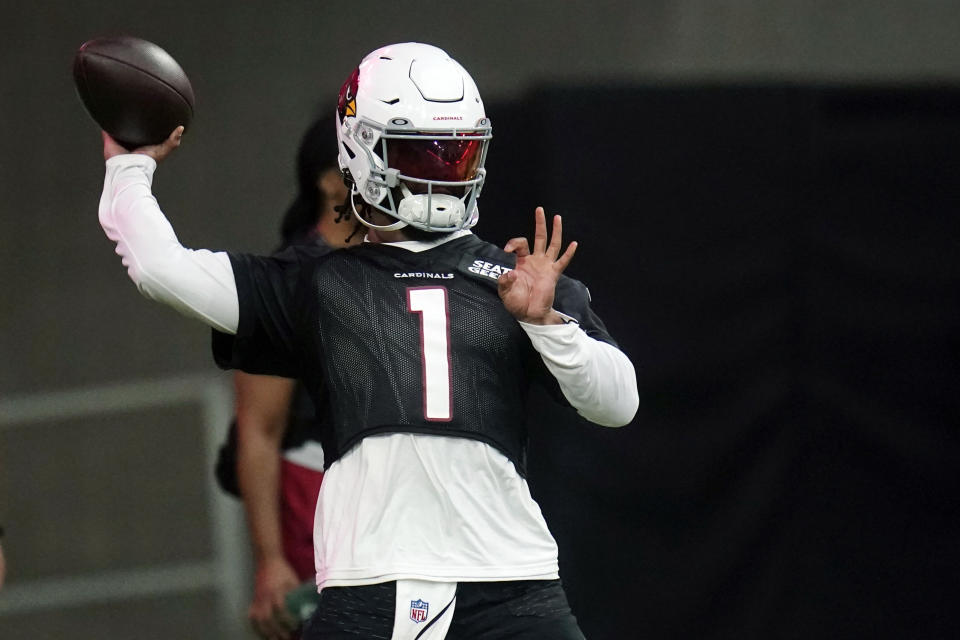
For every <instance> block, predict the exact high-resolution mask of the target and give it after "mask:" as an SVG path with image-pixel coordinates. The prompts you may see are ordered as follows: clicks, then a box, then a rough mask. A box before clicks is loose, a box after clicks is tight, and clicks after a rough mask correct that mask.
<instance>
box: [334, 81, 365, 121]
mask: <svg viewBox="0 0 960 640" xmlns="http://www.w3.org/2000/svg"><path fill="white" fill-rule="evenodd" d="M359 78H360V68H359V67H358V68H356V69H354V70H353V73H351V74H350V77H349V78H347V81H346V82H344V83H343V86H342V87H340V96H339V98H337V111H338V113H339V114H340V122H343V119H344V118H347V117H354V116H356V115H357V83H358V79H359Z"/></svg>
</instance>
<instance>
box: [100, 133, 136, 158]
mask: <svg viewBox="0 0 960 640" xmlns="http://www.w3.org/2000/svg"><path fill="white" fill-rule="evenodd" d="M100 137H101V138H103V159H104V160H109V159H110V158H112V157H113V156H118V155H122V154H124V153H130V151H129V150H127V149H126V148H124V147H122V146H120V144H119V143H118V142H117V141H116V140H114V139H113V138H112V137H111V136H110V134H109V133H107V132H106V131H100Z"/></svg>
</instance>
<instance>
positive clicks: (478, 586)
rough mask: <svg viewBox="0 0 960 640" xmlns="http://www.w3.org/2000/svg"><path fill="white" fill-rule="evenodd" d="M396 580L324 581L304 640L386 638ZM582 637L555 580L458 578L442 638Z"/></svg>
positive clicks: (550, 639) (517, 639)
mask: <svg viewBox="0 0 960 640" xmlns="http://www.w3.org/2000/svg"><path fill="white" fill-rule="evenodd" d="M395 600H396V583H394V582H384V583H381V584H373V585H366V586H361V587H327V588H326V589H324V590H323V591H322V592H320V603H319V605H318V606H317V610H316V611H315V612H314V614H313V617H312V618H310V620H309V621H308V622H307V624H306V627H305V628H304V631H303V640H359V639H360V638H364V639H369V640H390V638H391V636H392V634H393V620H394V611H395V607H396V603H395ZM505 638H510V639H511V640H584V636H583V633H582V632H581V631H580V628H579V627H578V626H577V620H576V618H575V617H574V616H573V613H572V612H571V611H570V606H569V605H568V604H567V596H566V594H565V593H564V592H563V587H562V585H561V583H560V581H559V580H515V581H507V582H461V583H459V584H458V585H457V591H456V603H455V608H454V611H453V620H452V622H451V624H450V630H449V631H448V632H447V635H446V640H498V639H505Z"/></svg>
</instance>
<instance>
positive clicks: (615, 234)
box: [0, 0, 960, 639]
mask: <svg viewBox="0 0 960 640" xmlns="http://www.w3.org/2000/svg"><path fill="white" fill-rule="evenodd" d="M2 12H3V22H2V24H3V27H2V28H3V38H2V39H0V54H2V55H0V72H2V76H0V77H3V78H5V79H6V82H5V88H4V90H3V92H2V99H0V116H2V121H3V122H4V123H5V124H6V127H5V129H4V141H3V143H2V144H0V219H2V222H3V226H2V231H0V282H2V283H3V287H2V289H0V399H10V398H14V399H15V398H22V397H24V396H25V394H34V393H40V392H46V391H51V390H68V389H72V388H76V387H86V386H91V385H101V384H109V383H115V382H125V381H137V380H143V379H153V378H156V377H158V376H180V375H184V374H193V373H197V372H202V373H205V374H211V375H212V374H213V371H212V370H213V366H212V364H211V363H210V360H209V356H208V354H207V347H206V333H205V332H204V331H203V330H202V329H200V328H198V327H197V326H195V325H194V324H193V323H191V322H190V321H187V320H184V319H181V318H179V317H178V316H176V315H175V314H174V313H172V312H169V311H167V310H165V309H160V308H157V307H155V306H152V305H150V304H148V303H147V302H145V301H143V300H142V299H141V298H140V296H139V294H137V293H136V291H135V290H134V288H133V287H132V286H131V285H130V283H129V281H128V280H127V278H126V275H125V274H124V273H123V269H122V268H121V266H120V265H119V261H118V260H117V258H116V256H114V255H113V254H112V251H111V249H110V245H109V243H108V242H107V241H106V240H105V239H104V238H103V236H102V232H101V230H100V229H99V226H98V224H97V222H96V214H95V209H96V202H97V198H98V197H99V191H100V184H101V181H102V173H103V170H102V164H101V162H100V150H99V147H98V144H99V141H98V135H97V131H96V128H95V127H94V126H93V125H92V124H91V123H90V122H89V120H88V119H87V117H86V115H85V114H84V113H83V111H82V109H81V108H80V106H79V103H78V101H77V99H76V97H75V95H74V94H73V89H72V86H71V83H70V76H69V68H70V60H71V56H72V54H73V51H75V49H76V48H77V47H78V46H79V44H80V43H82V42H83V41H84V40H86V39H88V38H90V37H93V36H96V35H101V34H105V33H118V32H125V33H133V34H136V35H140V36H142V37H146V38H148V39H152V40H154V41H156V42H158V43H160V44H161V45H163V46H165V47H166V48H167V49H168V50H169V51H170V52H171V53H172V54H173V55H174V56H175V57H177V58H178V60H180V62H181V63H182V65H183V66H184V68H185V69H186V70H187V72H188V73H189V74H190V76H191V79H192V80H193V83H194V87H195V89H196V90H197V95H198V114H197V119H196V121H195V126H194V127H193V130H192V131H191V132H190V135H189V136H188V137H187V139H186V141H185V145H184V148H183V149H182V150H181V151H179V152H178V154H177V156H176V157H175V158H174V159H173V160H171V161H170V162H168V163H167V164H166V165H165V166H164V167H163V168H162V170H161V171H160V172H158V175H157V179H156V191H157V193H158V194H159V197H160V199H161V202H162V203H163V205H164V208H165V210H166V212H167V213H168V216H169V217H170V218H171V220H172V222H173V224H174V227H175V228H176V229H177V231H178V233H179V235H180V238H181V240H182V241H183V242H184V244H186V245H188V246H193V247H211V248H231V249H244V250H265V249H267V248H269V247H270V246H272V245H273V243H274V238H275V237H276V231H275V228H276V223H277V220H278V217H279V214H280V212H281V210H282V208H283V207H284V206H285V205H286V203H287V201H288V198H289V197H290V195H291V192H292V188H293V184H294V182H293V167H292V161H293V151H294V149H295V146H296V142H297V138H298V136H299V134H300V132H301V131H302V129H303V128H304V126H305V125H306V124H307V123H308V122H309V120H310V118H311V116H312V114H313V113H314V112H315V110H316V109H317V108H318V105H321V104H324V103H327V102H329V100H331V99H332V98H333V96H334V95H335V92H336V89H337V88H338V87H339V84H340V82H341V81H342V79H343V77H344V76H345V75H346V73H348V72H349V71H350V70H351V69H352V68H353V66H355V64H356V62H357V61H358V60H359V59H360V57H362V55H363V54H364V53H366V52H367V51H369V50H371V49H373V48H374V47H376V46H379V45H381V44H384V43H388V42H393V41H400V40H423V41H427V42H433V43H435V44H438V45H440V46H443V47H446V48H447V49H448V50H449V51H450V52H451V53H452V54H453V55H454V56H455V57H456V58H458V59H459V60H460V61H461V62H463V63H464V64H465V65H466V66H467V68H468V69H470V70H471V72H472V73H473V75H474V77H475V79H476V80H477V83H478V85H479V86H480V89H481V91H482V93H483V95H484V96H485V99H486V101H487V104H488V111H489V113H490V115H491V117H492V119H493V122H494V127H495V141H494V143H493V146H492V150H491V157H490V160H489V165H488V166H489V169H490V182H489V184H488V187H487V188H486V189H485V191H484V195H483V198H482V201H481V211H482V218H481V220H482V222H481V227H480V228H479V229H480V231H481V232H482V234H483V235H485V236H486V237H487V238H488V239H491V240H494V241H498V242H501V241H503V240H505V239H506V238H507V237H510V236H512V235H517V234H522V233H528V230H529V222H530V213H531V212H532V209H533V207H534V206H536V205H537V204H543V205H544V206H546V207H547V209H548V212H557V213H563V214H564V223H565V230H566V235H567V237H568V238H569V239H574V238H575V239H577V240H579V241H580V242H581V249H580V251H579V252H578V256H577V258H576V260H575V262H574V264H573V265H572V266H571V273H572V275H574V276H575V277H578V278H580V279H582V280H584V281H585V282H586V283H587V284H588V285H589V286H590V289H591V291H592V293H593V297H594V305H595V308H596V309H597V310H598V311H599V312H600V314H601V315H602V317H603V318H604V320H605V321H606V322H607V323H608V325H609V328H610V330H611V332H612V333H613V335H614V336H615V337H617V338H618V340H620V342H621V344H622V346H623V348H624V350H625V351H627V353H628V354H629V355H630V356H631V357H632V358H633V360H634V362H635V363H636V364H637V367H638V372H639V375H640V383H641V397H642V402H641V409H640V413H639V415H638V417H637V420H636V421H635V423H634V424H633V425H631V426H630V427H628V428H627V429H623V430H616V431H610V430H604V429H598V428H595V427H590V426H589V425H584V424H581V423H579V422H578V421H576V420H575V419H573V418H572V417H571V416H569V415H568V414H567V413H566V412H564V411H563V410H560V409H557V408H556V407H553V406H551V405H549V404H547V403H545V402H544V403H538V404H537V411H538V414H537V415H538V418H539V419H537V420H535V421H532V423H531V427H532V453H531V482H532V485H533V488H534V490H535V492H536V495H537V497H538V499H539V500H540V502H541V504H542V506H543V508H544V511H545V512H546V514H547V517H548V521H549V522H550V524H551V528H552V529H553V531H554V533H555V534H556V536H557V538H558V540H559V542H560V545H561V563H562V572H563V577H564V579H565V581H566V583H567V586H568V591H569V594H570V597H571V600H572V602H573V604H574V606H575V609H576V612H577V614H578V616H579V617H580V619H581V621H582V622H583V626H584V629H585V630H586V631H587V633H588V637H591V638H601V639H603V638H632V637H655V638H686V637H707V638H734V637H737V638H743V637H757V638H759V637H797V638H799V637H814V636H820V637H878V636H886V637H897V638H899V637H924V638H939V637H944V638H945V637H951V635H952V634H951V631H952V628H953V626H955V623H956V622H957V620H956V619H955V618H954V617H952V616H951V615H950V613H949V604H950V602H951V598H952V596H954V593H955V589H954V588H953V583H954V582H955V576H956V575H957V573H958V571H957V570H958V568H960V567H958V564H960V557H958V552H957V551H956V545H955V540H956V539H957V537H958V535H957V534H958V533H960V531H958V518H960V514H958V512H957V506H956V505H957V497H958V495H960V492H958V486H957V485H958V472H957V468H958V462H960V450H958V447H960V444H958V441H957V430H956V427H957V417H958V412H957V401H956V400H955V396H956V394H955V393H954V387H955V386H956V381H957V379H958V378H957V370H956V354H957V351H958V350H957V347H958V344H957V311H958V309H957V306H958V300H957V294H956V292H957V284H958V276H960V264H958V259H957V257H956V253H957V251H956V249H957V233H956V223H955V220H956V217H955V211H956V204H957V195H958V193H957V189H958V187H957V186H956V185H957V181H956V179H955V175H956V170H955V167H956V166H958V165H960V163H958V160H960V158H957V155H958V151H957V149H958V144H957V143H958V142H960V107H958V104H960V89H958V84H957V83H958V82H960V71H958V70H960V41H958V40H957V38H956V37H955V34H956V33H957V32H958V27H960V9H958V8H957V7H956V6H954V4H953V3H947V2H936V1H930V2H907V1H906V0H904V1H900V2H897V1H893V0H887V1H882V2H870V1H867V0H863V1H845V2H831V3H825V2H824V3H821V2H805V1H802V0H778V1H777V2H755V1H743V2H719V3H718V2H710V1H708V0H700V1H697V0H686V1H674V2H670V1H666V0H663V1H659V2H657V1H652V0H650V1H644V2H636V3H626V2H592V3H580V2H574V3H563V4H562V5H560V4H557V3H547V2H520V3H499V2H493V3H484V4H483V5H476V4H468V3H452V4H445V5H443V6H442V7H437V6H433V5H431V4H427V3H424V4H420V3H404V2H401V3H391V4H390V5H389V7H387V6H384V5H383V4H382V3H374V2H358V3H351V4H344V5H336V6H334V5H327V4H326V3H323V4H321V3H311V2H294V1H288V2H279V3H262V4H261V3H245V4H242V5H239V4H237V3H226V2H195V3H191V2H183V1H180V2H167V3H141V4H139V5H136V6H130V7H123V8H122V9H118V8H116V7H108V6H106V5H103V4H102V3H99V2H92V1H88V0H79V1H78V2H73V3H70V4H61V3H53V2H50V3H34V4H29V5H28V4H20V5H16V6H6V5H4V6H3V9H2ZM4 406H6V405H4ZM194 420H196V418H195V416H192V415H190V414H184V413H177V412H174V413H172V414H171V413H170V412H167V413H159V412H158V413H157V414H156V415H152V416H146V415H139V414H138V415H136V416H131V415H128V416H127V420H126V422H127V423H129V424H130V426H131V428H132V427H133V426H134V425H133V423H136V426H137V427H138V428H144V429H147V430H149V431H151V433H152V434H153V435H152V436H151V437H150V438H143V437H134V436H132V435H131V434H130V433H124V431H123V427H124V421H123V420H120V421H119V422H116V421H114V422H110V423H109V424H106V425H100V423H97V422H90V421H87V422H84V423H83V424H80V425H79V426H78V427H76V428H63V427H61V426H55V425H46V426H43V427H42V428H40V427H38V428H36V429H33V428H30V429H29V430H24V429H17V430H0V522H3V524H4V525H5V526H6V528H7V529H8V538H7V539H6V540H5V541H4V545H5V548H6V550H7V555H8V558H9V560H10V563H11V569H10V571H11V575H10V586H11V587H14V586H16V585H17V584H18V583H19V584H26V583H28V582H30V581H33V580H38V579H45V578H49V577H56V576H57V575H60V574H64V573H69V572H70V571H73V570H96V569H97V568H111V567H113V566H118V565H119V564H120V562H119V560H117V556H118V554H126V556H128V558H127V560H128V562H127V563H128V564H130V563H132V564H136V562H137V561H138V560H142V562H148V561H154V560H157V559H164V558H166V559H171V558H173V559H174V560H175V559H176V558H182V557H192V555H196V554H198V553H201V552H203V553H206V552H209V550H210V549H211V548H212V547H215V546H216V542H215V540H211V539H210V534H209V531H208V529H207V524H206V522H205V521H203V518H202V509H203V496H202V495H198V491H199V490H198V488H197V486H198V484H199V483H201V482H206V481H208V480H209V478H208V476H205V475H203V473H202V471H203V465H204V460H203V458H202V456H198V454H197V448H198V447H199V446H201V445H200V444H198V437H197V435H196V432H192V431H191V430H190V428H189V427H190V425H191V424H192V422H193V421H194ZM156 433H162V434H166V435H167V436H168V437H167V438H156V437H155V436H156ZM120 460H123V461H124V465H123V468H124V469H126V473H128V474H133V475H135V474H136V473H137V472H138V471H139V472H141V473H143V474H145V478H144V479H143V482H142V483H136V484H131V483H129V481H127V480H124V481H123V482H122V483H121V484H125V485H126V486H127V487H128V488H129V489H130V492H135V493H136V494H137V496H142V501H141V500H138V499H136V497H133V498H131V497H130V496H129V495H127V494H126V493H125V494H124V496H125V497H124V498H123V499H120V500H114V501H111V500H113V498H110V499H105V498H102V497H99V498H98V496H103V495H104V489H103V487H109V486H111V484H112V485H116V484H117V483H118V482H117V481H116V480H115V479H114V480H111V478H113V477H114V476H113V475H112V474H111V473H109V472H107V471H106V470H108V469H110V468H111V467H110V466H109V465H110V464H112V463H116V462H117V461H120ZM191 465H192V466H191ZM187 467H190V468H191V469H192V471H190V472H188V469H187ZM91 469H95V470H97V472H96V473H93V472H91ZM197 469H200V474H201V475H199V476H197V477H194V475H195V474H196V473H197ZM117 473H118V474H119V471H118V472H117ZM191 474H194V475H191ZM116 477H120V476H119V475H117V476H116ZM124 477H126V476H124ZM78 479H82V480H83V481H82V482H78ZM159 479H162V481H160V480H159ZM81 498H82V499H81ZM141 503H142V506H138V504H141ZM148 503H149V504H148ZM111 504H112V505H115V507H116V509H115V510H116V511H117V512H118V513H120V512H121V511H122V516H121V515H118V516H117V518H116V519H112V518H111V517H110V516H109V514H110V513H111V510H110V505H111ZM84 505H86V508H84ZM158 505H162V507H158ZM85 514H86V515H85ZM89 514H100V515H99V516H98V517H87V516H89ZM198 514H199V515H200V516H201V517H200V518H199V519H198V518H197V515H198ZM18 520H19V523H18ZM18 524H19V526H18ZM191 525H192V526H193V529H191ZM124 536H130V537H132V539H135V540H137V541H138V543H137V544H123V545H117V544H115V543H114V542H113V541H115V540H116V539H117V538H119V537H124ZM171 539H176V540H177V541H178V544H175V545H170V544H169V542H168V541H169V540H171ZM181 547H183V548H182V549H181ZM181 551H182V553H181ZM177 554H179V555H177ZM168 556H169V557H168ZM173 556H176V558H174V557H173ZM3 597H4V592H2V591H0V609H2V604H3V603H2V600H3ZM209 599H210V595H209V594H204V593H200V594H197V595H196V596H195V597H193V598H185V599H183V600H179V599H173V598H168V599H166V600H164V601H163V602H160V603H144V601H143V600H136V599H134V598H133V596H131V599H130V601H129V602H123V603H121V604H120V605H116V606H109V607H106V606H98V607H96V608H93V607H89V608H87V609H83V608H80V609H74V610H69V611H64V612H61V613H60V614H59V617H58V616H57V615H54V614H53V613H52V612H43V615H38V616H35V617H29V618H25V617H20V618H16V617H14V618H10V619H8V620H4V619H3V618H2V617H0V637H4V638H6V636H5V635H4V632H3V628H4V624H6V623H10V624H14V625H17V626H15V627H14V626H7V628H8V629H14V628H15V629H18V630H19V629H32V630H33V633H34V634H35V635H37V634H38V635H37V637H66V636H64V635H63V634H62V633H60V634H59V635H58V633H57V632H56V631H55V629H57V628H66V629H70V633H71V634H72V635H70V637H78V638H80V637H112V636H114V635H119V634H120V633H121V631H120V630H121V629H123V630H127V629H129V628H130V627H125V626H123V625H124V624H135V623H136V622H139V621H140V620H143V619H149V618H150V617H151V615H152V614H151V612H158V613H157V615H159V616H160V617H162V619H163V620H164V621H165V624H166V625H167V626H160V627H158V628H159V629H161V631H158V632H157V633H159V634H161V635H157V636H156V637H178V635H182V633H183V629H188V628H194V625H196V624H205V623H210V616H212V615H213V614H212V613H210V611H211V609H210V606H209V603H208V600H209ZM147 605H150V606H147ZM177 612H180V613H182V619H183V622H182V626H177V620H176V618H177ZM39 624H47V625H48V626H47V627H43V628H40V627H38V626H37V625H39ZM56 624H62V625H64V627H57V626H56ZM133 628H137V627H133ZM213 632H214V633H216V627H214V631H213ZM44 634H46V635H44ZM13 637H19V636H17V635H14V636H13ZM143 637H146V636H143ZM151 637H153V636H151Z"/></svg>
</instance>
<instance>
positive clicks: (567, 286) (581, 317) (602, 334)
mask: <svg viewBox="0 0 960 640" xmlns="http://www.w3.org/2000/svg"><path fill="white" fill-rule="evenodd" d="M553 308H554V309H556V310H557V311H559V312H560V313H563V314H565V315H568V316H570V317H571V318H574V319H575V320H576V321H577V322H578V323H580V328H581V329H583V330H584V332H585V333H586V334H587V335H588V336H590V337H591V338H593V339H594V340H600V341H601V342H606V343H607V344H611V345H613V346H614V347H617V348H618V349H619V348H620V347H619V345H618V344H617V343H616V341H614V339H613V338H612V337H611V336H610V334H609V333H608V332H607V327H606V326H604V324H603V321H602V320H601V319H600V317H599V316H598V315H597V314H596V313H594V312H593V309H591V308H590V291H589V290H588V289H587V287H586V285H584V284H583V283H582V282H580V281H579V280H574V279H573V278H568V277H567V276H560V280H559V281H558V282H557V289H556V293H555V294H554V299H553Z"/></svg>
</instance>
